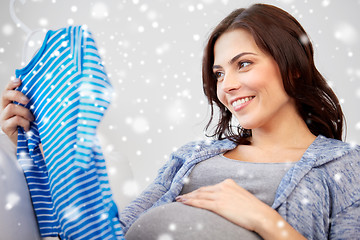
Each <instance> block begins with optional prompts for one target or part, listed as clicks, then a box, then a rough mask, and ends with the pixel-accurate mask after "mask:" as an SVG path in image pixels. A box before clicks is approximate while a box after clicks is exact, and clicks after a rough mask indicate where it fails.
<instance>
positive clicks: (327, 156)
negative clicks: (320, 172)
mask: <svg viewBox="0 0 360 240" xmlns="http://www.w3.org/2000/svg"><path fill="white" fill-rule="evenodd" d="M309 153H310V154H312V155H314V156H316V158H317V164H316V165H318V166H320V165H323V164H326V163H328V162H332V161H336V160H339V159H352V160H359V157H360V146H359V145H357V144H354V143H347V142H343V141H340V140H337V139H332V138H327V137H324V136H321V135H320V136H318V137H317V138H316V140H315V141H314V143H313V144H312V146H310V148H309Z"/></svg>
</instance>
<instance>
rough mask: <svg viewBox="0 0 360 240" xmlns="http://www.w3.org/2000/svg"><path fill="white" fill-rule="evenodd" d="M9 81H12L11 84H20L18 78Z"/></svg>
mask: <svg viewBox="0 0 360 240" xmlns="http://www.w3.org/2000/svg"><path fill="white" fill-rule="evenodd" d="M11 81H12V82H13V83H15V84H18V83H20V79H19V78H13V79H11Z"/></svg>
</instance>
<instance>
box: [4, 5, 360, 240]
mask: <svg viewBox="0 0 360 240" xmlns="http://www.w3.org/2000/svg"><path fill="white" fill-rule="evenodd" d="M202 73H203V88H204V92H205V95H206V96H207V98H208V102H209V104H210V106H211V109H212V111H211V112H212V115H211V119H210V122H209V124H208V128H209V126H210V124H211V123H212V122H213V121H215V120H217V122H216V125H215V128H214V129H215V130H214V133H213V136H212V137H214V140H208V141H202V142H201V141H200V142H192V143H189V144H187V145H185V146H183V147H181V148H180V149H179V150H178V151H176V152H175V153H173V154H172V156H171V158H170V160H169V161H168V162H167V163H166V164H165V165H164V166H163V167H162V168H161V169H160V170H159V173H158V176H157V177H156V179H155V180H154V182H153V183H152V184H150V185H149V186H148V188H146V189H145V190H144V192H143V193H141V194H140V195H139V196H138V197H137V198H136V199H135V200H134V201H133V202H132V203H130V204H129V205H128V206H127V207H126V208H125V209H123V210H122V212H121V214H120V216H119V218H120V223H121V224H122V227H123V230H124V232H126V235H125V237H126V239H127V240H132V239H147V240H148V239H159V240H165V239H174V240H175V239H305V238H307V239H340V238H341V239H356V238H358V234H359V233H360V224H359V221H360V174H359V172H360V147H359V146H354V145H350V144H347V143H344V142H342V141H341V139H342V129H343V118H344V117H343V113H342V110H341V107H340V104H339V101H338V99H337V97H336V96H335V94H334V92H333V91H332V90H331V88H330V87H329V86H328V85H327V83H326V80H325V79H324V78H323V76H322V75H321V74H320V73H319V72H318V70H317V69H316V67H315V65H314V59H313V48H312V44H311V42H310V41H309V38H308V36H307V34H306V32H305V31H304V29H303V28H302V26H301V25H300V24H299V23H298V22H297V20H296V19H295V18H294V17H292V16H291V15H290V14H288V13H287V12H285V11H283V10H281V9H279V8H277V7H274V6H271V5H265V4H255V5H252V6H251V7H249V8H247V9H244V8H241V9H237V10H235V11H233V12H232V13H231V14H230V15H228V16H227V17H226V18H225V19H224V20H222V21H221V22H220V23H219V25H218V26H217V27H216V28H215V29H214V30H213V32H212V33H211V34H210V37H209V40H208V42H207V45H206V47H205V51H204V58H203V67H202ZM20 84H21V83H20V82H17V83H15V82H11V83H9V84H8V87H7V90H6V91H5V93H4V94H3V96H2V109H3V111H2V114H1V126H2V128H3V131H4V132H5V133H6V134H7V135H8V136H9V137H10V138H11V139H12V140H13V142H16V128H17V126H18V125H19V126H22V127H24V128H25V129H26V128H28V127H29V121H32V120H33V118H32V116H31V114H30V112H29V111H28V110H27V109H24V108H21V107H20V106H17V107H14V106H13V104H12V101H17V102H21V103H24V104H25V103H26V99H22V98H21V97H24V96H23V95H21V93H20V92H17V91H13V89H15V88H16V87H17V86H19V85H20ZM214 108H217V109H218V110H219V115H218V116H217V115H216V113H217V111H215V110H217V109H214ZM234 121H237V122H238V126H236V127H233V123H234Z"/></svg>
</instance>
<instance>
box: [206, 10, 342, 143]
mask: <svg viewBox="0 0 360 240" xmlns="http://www.w3.org/2000/svg"><path fill="white" fill-rule="evenodd" d="M235 29H244V30H247V31H248V32H249V33H250V34H251V35H252V36H253V38H254V40H255V42H256V44H257V46H258V47H259V48H260V49H261V50H262V51H263V52H265V53H267V54H269V55H270V56H272V57H273V58H274V60H275V61H276V63H277V64H278V66H279V69H280V72H281V76H282V80H283V84H284V88H285V91H286V93H287V94H288V95H289V96H290V97H292V98H293V99H294V100H295V105H296V108H297V111H298V112H299V114H300V115H301V117H302V118H303V119H304V121H305V122H306V124H307V126H308V128H309V129H310V131H311V132H312V133H313V134H314V135H316V136H317V135H319V134H321V135H324V136H326V137H329V138H335V139H339V140H341V139H342V128H343V121H344V116H343V113H342V110H341V106H340V103H339V100H338V99H337V97H336V95H335V93H334V92H333V91H332V90H331V88H330V87H329V86H328V84H327V83H326V80H325V79H324V77H323V76H322V75H321V74H320V73H319V72H318V70H317V69H316V67H315V64H314V58H313V47H312V44H311V42H310V41H309V38H308V36H307V34H306V32H305V30H304V29H303V28H302V26H301V25H300V23H299V22H298V21H297V20H296V19H295V18H294V17H293V16H291V15H290V14H289V13H287V12H285V11H284V10H282V9H280V8H277V7H275V6H271V5H266V4H254V5H252V6H251V7H249V8H240V9H237V10H235V11H233V12H232V13H231V14H230V15H228V16H227V17H226V18H225V19H223V20H222V21H221V22H220V23H219V24H218V25H217V27H216V28H215V29H214V30H213V31H212V33H211V34H210V37H209V40H208V42H207V45H206V47H205V50H204V57H203V65H202V78H203V89H204V93H205V95H206V97H207V99H208V102H209V104H210V106H211V118H210V121H209V123H208V124H207V126H206V130H208V128H209V126H210V125H211V122H212V121H213V118H214V104H216V105H217V106H218V107H219V110H220V114H219V120H218V123H217V125H216V128H215V130H214V133H213V134H212V135H211V136H212V137H217V138H218V139H224V138H228V139H230V140H232V141H234V142H236V143H238V144H249V143H250V142H249V137H251V130H249V129H243V128H241V127H240V126H238V127H237V131H236V132H234V130H233V127H232V126H231V118H232V114H231V112H230V111H228V110H227V109H226V107H225V106H224V105H223V104H222V103H221V102H220V101H219V99H218V97H217V94H216V86H217V80H216V77H215V75H214V73H213V69H212V68H213V64H214V45H215V42H216V40H217V39H218V38H219V37H220V36H221V35H222V34H223V33H225V32H227V31H232V30H235Z"/></svg>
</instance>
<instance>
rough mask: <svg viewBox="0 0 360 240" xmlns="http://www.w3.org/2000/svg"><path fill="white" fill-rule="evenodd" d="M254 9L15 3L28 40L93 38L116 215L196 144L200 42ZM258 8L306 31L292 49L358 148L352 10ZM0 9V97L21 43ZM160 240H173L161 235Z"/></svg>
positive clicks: (359, 53) (201, 4)
mask: <svg viewBox="0 0 360 240" xmlns="http://www.w3.org/2000/svg"><path fill="white" fill-rule="evenodd" d="M255 2H259V1H255V0H246V1H236V0H195V1H189V0H186V1H165V0H153V1H144V0H106V1H105V0H89V1H84V0H78V1H72V0H61V1H60V0H51V1H46V0H27V1H25V4H22V3H21V1H19V0H18V1H16V2H15V13H16V16H17V17H18V18H19V19H20V20H21V21H22V22H23V23H25V24H26V26H28V27H29V28H30V29H32V30H37V29H42V28H45V29H59V28H61V27H65V26H67V25H83V24H86V25H87V26H88V28H89V29H90V30H91V32H92V33H93V34H94V38H95V40H96V42H97V46H98V48H99V52H100V54H101V57H102V59H103V61H104V62H103V64H104V65H105V67H106V70H107V73H108V75H109V78H110V80H111V83H112V85H113V87H114V89H115V93H114V96H113V101H112V105H111V106H110V108H109V109H108V112H107V114H106V115H105V118H104V121H103V122H102V123H101V126H100V129H99V132H98V135H99V136H100V141H101V144H102V146H103V151H104V154H105V158H106V160H107V162H108V165H109V166H110V167H109V169H108V171H109V176H110V178H111V179H112V180H113V181H112V190H113V192H114V196H115V197H116V201H117V203H118V205H119V208H120V209H121V208H122V207H124V206H125V205H126V204H127V203H128V202H129V201H130V200H131V199H133V198H134V197H135V196H136V194H138V193H139V192H141V190H142V189H144V188H145V187H146V186H147V185H148V184H149V183H150V182H152V181H153V179H154V177H155V175H156V172H157V170H158V169H159V168H160V167H161V166H162V165H163V164H164V163H165V162H166V161H167V159H168V158H169V156H170V154H171V152H172V151H173V150H174V149H176V148H178V147H180V146H181V145H183V144H184V143H186V142H189V141H192V140H197V139H203V138H204V133H203V129H204V126H205V124H206V123H207V119H208V117H209V113H210V110H209V109H208V107H207V100H206V99H205V97H204V95H203V92H202V86H201V60H202V51H203V47H204V44H205V41H206V37H207V35H208V34H209V32H210V31H211V29H212V28H213V27H214V26H215V24H216V23H217V22H218V21H219V20H221V19H222V18H223V17H224V16H226V15H227V14H228V13H230V11H232V10H233V9H235V8H238V7H247V6H249V5H250V4H251V3H255ZM260 2H261V1H260ZM266 3H272V4H275V5H277V6H279V7H281V8H284V9H285V10H287V11H288V12H289V13H291V14H293V15H294V16H295V17H296V18H297V19H298V20H299V21H300V23H301V24H302V25H303V27H304V28H305V30H306V31H307V33H308V35H309V38H308V39H306V38H301V39H300V40H301V42H306V41H311V42H312V43H313V46H314V50H315V62H316V64H317V67H318V69H319V71H320V72H321V73H322V74H323V75H324V77H325V78H326V79H327V80H328V82H329V83H330V84H331V86H332V87H333V89H334V90H335V92H336V94H337V95H338V97H339V99H342V103H341V104H342V107H343V111H344V113H345V116H346V120H347V134H346V136H347V137H346V141H347V142H350V143H353V144H359V143H360V111H358V110H357V109H358V103H359V102H360V64H359V63H360V44H359V43H360V22H359V17H358V12H359V11H360V1H359V0H354V1H346V3H345V2H344V1H338V0H321V1H310V0H268V1H266ZM0 6H1V7H0V11H1V14H0V36H1V37H0V91H1V92H2V90H3V89H4V88H5V85H6V84H7V82H8V81H9V80H10V78H11V77H13V75H14V74H13V73H14V70H15V69H16V68H20V67H21V65H22V59H23V48H24V44H25V43H26V38H27V34H26V33H25V32H24V31H23V30H22V28H21V27H20V26H17V24H16V23H14V22H13V20H12V19H11V17H10V14H9V1H6V0H3V1H1V3H0ZM60 9H61V11H60ZM42 40H43V34H42V32H41V31H39V32H36V33H34V35H32V36H31V38H30V39H29V41H28V42H27V46H26V47H25V48H26V49H27V50H26V53H25V55H26V59H27V60H29V59H31V57H32V56H33V55H34V53H35V52H36V50H37V49H38V48H39V46H40V45H41V43H42ZM24 64H25V63H24ZM64 103H65V102H64ZM0 177H2V176H0ZM338 178H339V181H341V179H342V176H341V175H339V176H337V175H336V176H334V179H338ZM0 181H1V180H0ZM10 193H11V192H9V194H10ZM14 199H16V198H13V197H9V201H8V200H7V198H5V199H4V202H1V203H2V204H3V209H5V206H13V208H12V210H11V211H13V210H15V209H16V206H18V205H16V204H14ZM20 201H21V199H20ZM8 203H9V205H8ZM169 234H171V232H169ZM162 239H163V240H165V239H172V237H171V235H166V234H165V235H163V236H162Z"/></svg>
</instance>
